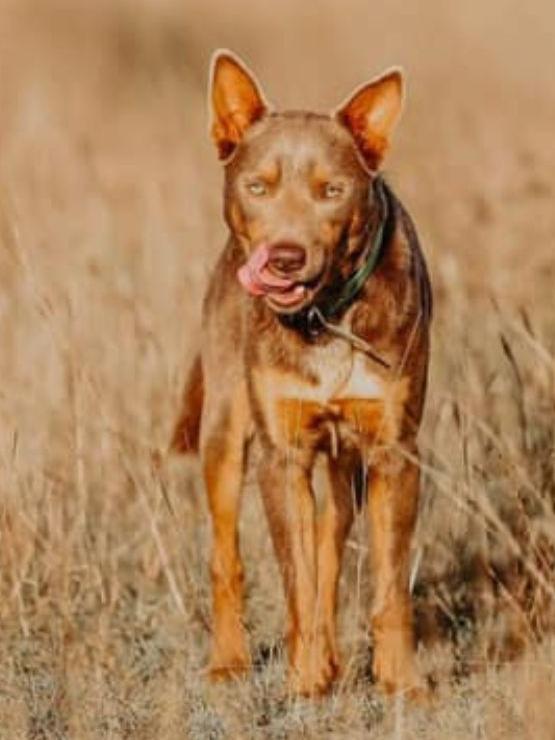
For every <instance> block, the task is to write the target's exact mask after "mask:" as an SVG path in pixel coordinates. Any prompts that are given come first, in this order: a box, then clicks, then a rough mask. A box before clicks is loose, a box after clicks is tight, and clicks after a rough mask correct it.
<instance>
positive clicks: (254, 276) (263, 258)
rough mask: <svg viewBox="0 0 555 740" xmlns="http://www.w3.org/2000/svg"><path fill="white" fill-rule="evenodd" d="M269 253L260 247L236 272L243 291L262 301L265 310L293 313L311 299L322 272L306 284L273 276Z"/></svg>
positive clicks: (304, 281) (292, 278)
mask: <svg viewBox="0 0 555 740" xmlns="http://www.w3.org/2000/svg"><path fill="white" fill-rule="evenodd" d="M269 259H270V252H269V249H268V247H267V246H266V245H265V244H263V245H261V246H259V247H258V248H257V249H255V251H254V252H253V253H252V254H251V256H250V257H249V259H248V260H247V262H246V263H245V264H244V265H243V266H242V267H241V268H239V270H238V271H237V278H238V279H239V282H240V283H241V285H242V286H243V288H244V289H245V290H246V291H247V292H248V293H250V294H251V295H253V296H261V297H263V298H264V299H265V300H266V302H267V303H268V304H269V306H270V307H271V308H272V309H273V310H275V311H278V312H280V313H294V312H295V311H298V310H299V309H300V308H302V307H303V306H305V305H307V304H308V303H309V302H310V301H311V300H312V297H313V296H314V293H315V292H316V290H317V288H318V285H319V283H320V282H321V276H322V272H320V273H319V274H318V275H316V276H312V277H310V278H309V279H306V280H299V279H298V278H296V277H293V276H292V277H287V276H285V275H277V274H275V272H272V270H271V269H270V267H269V264H268V263H269Z"/></svg>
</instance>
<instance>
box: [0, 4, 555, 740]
mask: <svg viewBox="0 0 555 740" xmlns="http://www.w3.org/2000/svg"><path fill="white" fill-rule="evenodd" d="M554 28H555V11H554V10H553V7H552V5H551V4H550V3H548V2H547V1H546V0H538V1H537V2H536V3H535V4H534V5H533V6H530V7H526V8H525V7H524V6H523V5H522V3H518V2H516V0H506V1H505V2H501V0H493V1H492V2H489V3H487V4H484V3H479V2H477V1H476V2H475V1H472V2H469V3H465V4H461V3H456V2H454V1H453V2H442V0H431V1H430V2H428V3H426V4H425V5H424V4H422V3H416V2H413V3H410V2H409V3H407V2H401V1H400V0H396V1H391V2H383V3H382V4H380V5H378V4H372V6H370V5H369V4H368V3H366V2H363V1H362V0H348V2H346V3H341V4H340V3H334V2H332V0H321V2H319V3H312V4H306V5H301V4H298V3H295V2H293V0H284V1H283V2H281V3H279V5H274V4H272V5H271V6H270V4H264V3H256V4H255V3H250V2H248V0H236V2H234V3H224V2H222V0H204V1H203V2H202V3H201V2H197V1H196V0H195V1H194V2H190V3H180V2H178V0H163V1H162V0H159V1H158V2H156V1H155V0H134V1H133V2H132V1H131V0H113V1H112V2H108V0H101V1H99V2H95V3H94V4H93V3H88V2H86V0H73V2H70V1H69V0H17V1H16V0H2V2H1V3H0V37H1V44H0V70H1V73H0V346H1V347H2V351H1V353H0V377H1V378H2V386H1V390H0V419H1V421H2V424H1V425H0V625H1V627H2V629H1V632H0V738H7V739H8V740H16V738H71V739H73V738H76V739H77V740H81V738H83V739H88V738H154V737H156V738H160V739H161V740H165V739H166V738H168V739H172V738H185V737H186V738H194V739H196V738H233V739H235V738H285V737H287V738H297V737H314V738H322V737H330V738H345V737H349V738H363V737H373V738H409V739H412V738H437V739H438V740H439V739H440V738H441V739H442V740H444V739H445V738H449V740H451V739H453V740H456V739H458V738H461V739H462V738H488V739H489V738H491V739H492V740H494V739H496V738H500V739H501V738H503V740H505V739H507V738H513V737H514V738H530V739H531V740H532V739H533V740H538V739H539V740H541V739H542V738H553V737H554V736H555V720H554V717H555V699H554V697H555V691H554V688H555V686H554V683H555V641H554V640H553V637H552V635H553V629H552V628H553V607H552V595H553V590H554V588H555V578H554V577H553V562H554V554H553V543H554V532H555V527H554V525H555V517H554V514H553V504H554V500H555V403H554V401H555V323H554V314H553V310H554V302H553V295H554V288H555V260H554V251H553V250H554V237H555V209H554V208H553V196H554V191H555V183H554V179H553V172H555V147H554V146H553V131H554V130H555V82H554V80H553V72H552V50H553V42H554V41H555V39H554V38H553V36H554V30H553V29H554ZM219 46H229V47H232V48H233V49H234V50H235V51H237V52H239V53H241V54H242V55H244V57H245V58H246V59H247V61H248V62H250V64H251V65H252V66H253V67H254V68H255V69H256V70H257V71H258V73H259V74H260V76H261V79H262V82H263V85H264V87H265V89H266V92H267V94H268V97H270V99H273V100H275V101H276V103H277V104H279V105H280V106H281V107H310V108H314V109H319V110H327V109H331V108H332V107H334V106H335V105H336V104H337V103H338V102H339V101H340V100H341V99H342V98H344V97H345V96H346V94H347V93H348V92H349V91H350V90H351V89H352V88H353V87H354V86H355V85H357V84H359V83H360V82H362V81H364V80H365V79H366V78H368V77H370V76H373V75H375V74H377V73H379V72H380V71H381V70H382V69H383V68H385V67H387V66H390V65H392V64H402V65H404V67H405V69H406V73H407V76H408V97H407V104H406V113H405V117H404V120H403V121H402V123H401V125H400V127H399V131H398V134H397V136H396V139H395V141H394V146H393V149H392V152H391V155H390V157H389V158H388V159H387V162H386V174H387V177H388V178H389V181H390V182H391V183H392V185H393V187H394V188H395V190H396V192H397V193H398V194H399V196H400V197H401V198H402V200H403V201H404V202H405V203H406V205H407V206H408V207H409V209H410V211H411V213H412V214H413V216H414V218H415V220H416V223H417V225H418V228H419V231H420V233H421V236H422V241H423V245H424V250H425V252H426V255H427V258H428V261H429V264H430V270H431V275H432V281H433V284H434V289H435V296H436V306H435V323H434V334H433V357H432V367H431V377H430V388H429V397H428V405H427V411H426V421H425V425H424V428H423V430H422V436H421V446H422V450H423V453H424V458H425V461H424V482H423V497H422V506H421V512H420V519H419V527H418V533H417V537H416V540H415V547H414V564H415V565H414V580H415V584H414V594H415V600H416V604H417V617H418V618H417V627H418V637H419V657H420V660H421V663H422V666H423V668H424V669H425V671H426V673H428V674H429V675H430V680H431V682H432V683H433V685H434V686H435V687H436V688H435V694H436V699H435V703H434V705H433V706H432V707H430V708H429V709H413V708H411V707H408V706H405V705H404V703H403V702H401V701H398V702H393V703H386V702H383V701H382V700H381V698H380V697H379V695H378V694H377V692H376V690H375V687H374V686H373V685H372V682H371V676H370V672H369V665H370V653H371V645H370V644H369V641H368V637H367V631H366V622H367V615H368V609H369V606H368V605H369V597H370V593H371V588H372V581H371V572H370V569H369V567H368V564H367V558H366V554H367V545H366V533H365V528H364V526H363V524H364V522H363V517H360V518H359V520H358V521H357V522H356V526H355V528H354V530H353V533H352V535H351V537H350V540H349V547H348V556H347V562H346V567H345V571H344V574H343V578H342V582H341V598H340V601H341V621H340V634H341V645H342V650H343V655H344V658H345V665H346V670H345V674H344V676H343V678H342V680H341V682H340V684H339V685H338V687H337V689H336V691H335V692H334V694H333V695H332V696H331V697H330V698H328V699H324V700H321V701H319V702H316V703H311V702H306V701H303V702H299V701H294V700H292V699H291V697H288V696H287V695H286V694H285V693H284V690H283V683H282V675H283V670H284V662H283V656H282V622H283V620H282V617H283V600H282V596H281V594H280V591H279V589H278V587H277V583H278V574H277V569H276V565H275V562H274V559H273V555H272V551H271V546H270V543H269V538H268V532H267V529H266V527H265V525H262V524H260V522H261V521H263V517H262V514H261V505H260V501H259V496H258V492H257V490H256V487H255V485H254V483H253V481H252V476H251V481H250V483H249V485H248V487H247V491H246V496H245V511H244V520H243V523H242V532H243V549H244V553H245V559H246V562H247V597H248V599H247V600H248V604H247V625H248V629H249V634H250V639H251V645H252V650H253V654H254V656H255V670H254V672H253V675H252V677H249V678H247V679H245V680H241V681H237V682H234V683H231V684H229V685H226V686H211V685H210V684H209V683H208V682H207V681H206V680H205V664H206V658H207V648H208V639H209V632H210V613H209V592H208V566H207V561H208V548H209V543H210V529H209V525H208V521H207V517H206V506H205V501H204V495H203V491H202V486H201V484H200V481H199V471H198V467H197V466H196V465H195V463H194V462H185V461H183V460H178V459H176V460H171V461H168V462H167V463H165V464H164V466H163V467H162V469H161V470H158V469H157V468H155V467H154V466H153V464H152V453H153V452H155V451H157V450H162V451H163V450H164V448H165V445H166V443H167V440H168V438H169V434H170V430H171V425H172V422H173V420H174V418H175V414H176V405H177V401H178V397H179V393H180V388H181V384H182V381H183V377H184V373H185V370H186V367H187V366H188V364H189V361H190V359H191V357H192V354H193V352H194V349H195V347H196V346H197V345H198V343H199V342H202V326H201V324H200V320H199V311H200V302H201V298H202V293H203V290H204V287H205V285H206V280H207V275H208V272H209V270H210V266H211V265H212V264H213V262H214V260H215V257H216V255H217V253H218V250H219V249H220V248H221V246H222V243H223V239H224V236H225V230H224V227H223V224H222V219H221V201H220V188H221V172H220V170H219V167H218V164H217V162H216V157H215V154H214V152H213V151H212V147H211V145H210V142H209V141H208V137H207V135H206V124H207V120H206V103H205V88H206V75H207V68H208V61H209V56H210V53H211V51H212V50H213V49H214V48H215V47H219ZM253 454H256V450H254V451H253Z"/></svg>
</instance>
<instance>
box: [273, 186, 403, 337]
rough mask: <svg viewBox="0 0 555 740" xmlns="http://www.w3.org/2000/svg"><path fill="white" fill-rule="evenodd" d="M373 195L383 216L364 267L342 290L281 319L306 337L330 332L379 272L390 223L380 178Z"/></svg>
mask: <svg viewBox="0 0 555 740" xmlns="http://www.w3.org/2000/svg"><path fill="white" fill-rule="evenodd" d="M374 192H375V193H376V195H377V198H378V201H379V202H380V206H381V216H380V221H379V223H378V226H377V228H376V232H375V234H374V238H373V239H372V242H371V244H370V246H369V248H368V250H367V252H366V254H365V256H364V260H363V262H362V264H361V265H360V266H359V267H358V268H357V269H356V270H355V271H354V272H353V273H352V274H351V275H350V276H349V277H348V278H347V280H346V281H345V282H344V283H343V284H342V285H341V286H339V288H338V289H337V290H335V291H333V292H332V293H331V294H330V293H328V295H327V296H325V297H323V298H322V297H320V299H319V300H317V301H316V302H315V303H313V304H312V305H310V306H307V307H306V308H303V309H302V310H301V311H299V312H297V313H295V314H291V315H289V316H284V317H282V318H281V319H280V320H281V321H282V323H285V324H286V325H288V326H290V327H294V328H296V329H297V330H300V331H301V332H302V333H303V334H305V335H308V336H311V337H317V336H319V335H320V334H321V333H322V332H323V331H325V330H326V329H327V330H328V331H329V329H330V327H331V326H332V324H330V320H333V319H335V318H337V317H338V316H339V314H340V313H341V312H342V311H343V310H344V309H345V308H347V307H348V306H349V305H350V304H351V303H352V302H353V301H354V299H355V298H356V297H357V295H358V294H359V293H360V291H361V290H362V288H363V286H364V284H365V283H366V281H367V280H368V278H369V277H370V275H372V273H373V272H374V270H375V269H376V267H377V265H378V262H379V261H380V257H381V256H382V254H383V250H384V247H385V242H386V241H387V239H386V227H387V224H388V222H389V216H390V207H389V200H388V197H387V192H386V189H385V184H384V182H383V180H382V179H381V178H379V179H377V180H376V181H375V184H374Z"/></svg>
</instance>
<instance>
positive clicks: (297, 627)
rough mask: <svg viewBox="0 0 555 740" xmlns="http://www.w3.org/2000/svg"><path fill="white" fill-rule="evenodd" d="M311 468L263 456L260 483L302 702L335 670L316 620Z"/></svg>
mask: <svg viewBox="0 0 555 740" xmlns="http://www.w3.org/2000/svg"><path fill="white" fill-rule="evenodd" d="M311 467H312V466H311V464H310V465H308V464H306V462H305V461H301V460H300V456H298V455H297V454H296V453H292V454H291V455H286V454H282V453H280V452H278V451H277V450H275V449H269V450H267V451H266V455H265V457H264V458H263V460H262V462H261V465H260V469H259V482H260V487H261V490H262V495H263V500H264V506H265V509H266V514H267V517H268V521H269V524H270V531H271V534H272V539H273V542H274V547H275V551H276V555H277V557H278V561H279V565H280V569H281V572H282V576H283V581H284V585H285V594H286V600H287V610H288V621H289V624H288V635H287V643H288V649H289V664H290V673H289V687H290V689H291V691H292V692H294V693H297V694H302V695H304V696H314V695H318V694H322V693H325V692H326V690H327V689H328V688H329V686H330V684H331V681H332V680H333V678H334V675H335V672H336V669H335V664H334V660H333V655H332V650H331V646H330V644H329V639H328V636H327V634H326V630H325V629H324V626H323V625H322V624H321V623H320V624H319V622H320V620H318V618H317V578H318V574H317V571H318V564H317V542H316V526H315V525H316V522H315V504H314V496H313V492H312V489H311V483H310V478H311Z"/></svg>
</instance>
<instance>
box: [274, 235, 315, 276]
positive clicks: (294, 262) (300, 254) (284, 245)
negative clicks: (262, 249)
mask: <svg viewBox="0 0 555 740" xmlns="http://www.w3.org/2000/svg"><path fill="white" fill-rule="evenodd" d="M305 263H306V250H305V249H304V247H301V246H300V245H299V244H295V243H294V242H278V243H276V244H272V246H271V247H270V254H269V257H268V267H269V268H270V269H271V270H272V272H275V273H278V274H280V275H289V274H290V273H292V272H297V270H300V269H301V268H302V267H304V265H305Z"/></svg>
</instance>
